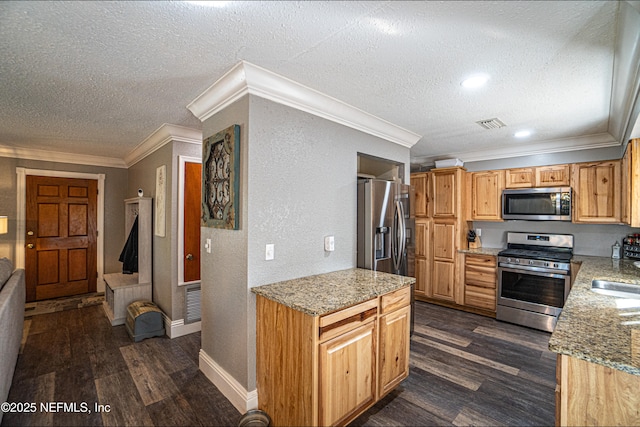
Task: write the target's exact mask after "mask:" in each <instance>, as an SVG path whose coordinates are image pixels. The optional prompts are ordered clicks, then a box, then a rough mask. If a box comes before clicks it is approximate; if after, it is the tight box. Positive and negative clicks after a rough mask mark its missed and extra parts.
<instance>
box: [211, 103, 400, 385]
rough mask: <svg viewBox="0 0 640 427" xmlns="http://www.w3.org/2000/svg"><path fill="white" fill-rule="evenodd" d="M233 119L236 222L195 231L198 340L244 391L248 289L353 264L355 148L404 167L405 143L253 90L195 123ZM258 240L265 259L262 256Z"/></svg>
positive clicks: (250, 312) (250, 342) (251, 303)
mask: <svg viewBox="0 0 640 427" xmlns="http://www.w3.org/2000/svg"><path fill="white" fill-rule="evenodd" d="M234 123H235V124H240V125H241V140H242V148H241V151H242V162H241V164H242V166H241V167H242V180H241V183H240V185H241V188H242V202H241V218H240V219H241V230H239V231H228V230H215V229H208V228H207V229H203V234H202V238H203V239H205V238H207V237H210V238H212V241H213V251H212V252H213V253H212V254H206V253H205V254H203V274H202V287H203V306H202V310H203V320H202V348H203V350H204V351H205V352H206V353H207V354H208V355H209V356H211V357H212V358H213V359H214V360H215V361H216V363H217V364H219V365H220V366H221V367H222V368H223V369H224V370H225V371H227V372H228V373H229V374H231V375H232V376H233V377H234V378H235V379H236V380H237V381H238V382H239V383H240V384H242V385H243V386H244V387H245V388H246V389H247V390H249V391H250V390H253V389H255V298H254V296H253V294H252V293H250V288H252V287H254V286H260V285H264V284H268V283H272V282H276V281H280V280H286V279H291V278H296V277H301V276H307V275H312V274H318V273H323V272H329V271H335V270H340V269H345V268H351V267H354V266H355V265H356V174H357V155H358V153H359V152H361V153H366V154H370V155H374V156H377V157H382V158H387V159H390V160H393V161H397V162H402V163H406V164H407V165H408V163H409V149H407V148H404V147H401V146H399V145H397V144H393V143H390V142H387V141H384V140H381V139H379V138H376V137H373V136H370V135H367V134H364V133H362V132H359V131H356V130H353V129H350V128H347V127H344V126H342V125H339V124H336V123H333V122H330V121H327V120H324V119H321V118H319V117H316V116H313V115H310V114H307V113H304V112H301V111H298V110H294V109H291V108H288V107H285V106H282V105H279V104H274V103H272V102H270V101H267V100H264V99H262V98H258V97H253V96H250V97H244V98H242V99H241V100H240V101H238V102H236V103H234V104H233V105H231V106H230V107H228V108H227V109H226V110H224V111H223V112H221V113H218V114H216V115H215V116H214V117H212V118H210V119H209V120H207V121H205V123H204V124H203V137H204V138H206V137H207V136H209V135H212V134H214V133H215V132H218V131H219V130H221V129H224V128H226V127H228V126H230V125H232V124H234ZM408 169H409V168H408V167H407V168H406V170H407V171H408ZM407 175H408V173H407ZM327 235H333V236H335V242H336V250H335V252H332V253H325V251H324V236H327ZM268 243H273V244H275V259H274V260H272V261H265V260H264V252H265V245H266V244H268Z"/></svg>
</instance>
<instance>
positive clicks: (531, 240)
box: [496, 232, 573, 332]
mask: <svg viewBox="0 0 640 427" xmlns="http://www.w3.org/2000/svg"><path fill="white" fill-rule="evenodd" d="M572 256H573V236H572V235H569V234H539V233H515V232H509V233H507V249H505V250H503V251H501V252H499V253H498V301H497V306H496V319H498V320H504V321H506V322H511V323H516V324H519V325H523V326H528V327H530V328H535V329H540V330H543V331H548V332H552V331H553V328H554V327H555V325H556V322H557V320H558V316H559V315H560V313H561V312H562V307H563V306H564V302H565V301H566V299H567V296H568V295H569V291H570V289H571V257H572Z"/></svg>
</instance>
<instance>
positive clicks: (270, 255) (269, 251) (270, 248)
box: [264, 243, 276, 261]
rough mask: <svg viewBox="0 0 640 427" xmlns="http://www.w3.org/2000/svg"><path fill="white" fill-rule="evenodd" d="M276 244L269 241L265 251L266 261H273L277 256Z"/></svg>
mask: <svg viewBox="0 0 640 427" xmlns="http://www.w3.org/2000/svg"><path fill="white" fill-rule="evenodd" d="M275 246H276V245H274V244H273V243H268V244H267V246H266V247H265V251H264V259H265V261H271V260H272V259H274V258H275Z"/></svg>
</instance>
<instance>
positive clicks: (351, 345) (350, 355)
mask: <svg viewBox="0 0 640 427" xmlns="http://www.w3.org/2000/svg"><path fill="white" fill-rule="evenodd" d="M375 336H376V327H375V322H374V319H372V320H371V321H370V322H369V323H368V324H366V325H363V326H360V327H359V328H357V329H355V330H353V331H351V332H348V333H345V334H343V335H341V336H339V337H337V338H333V339H332V340H329V341H327V342H325V343H322V344H320V407H319V411H320V425H322V426H332V425H339V424H344V422H345V421H346V420H348V419H351V418H352V417H353V416H354V415H356V414H358V413H359V412H360V411H361V410H362V409H364V408H366V407H368V406H369V405H371V404H373V402H374V401H375V399H376V392H375V384H376V381H375V379H376V375H375V373H376V372H375V368H376V363H375V362H376V347H375V343H376V339H375Z"/></svg>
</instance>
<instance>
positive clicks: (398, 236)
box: [392, 200, 406, 271]
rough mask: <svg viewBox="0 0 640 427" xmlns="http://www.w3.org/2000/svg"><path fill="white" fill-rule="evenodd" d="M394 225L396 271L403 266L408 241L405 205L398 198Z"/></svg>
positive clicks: (394, 265) (394, 261)
mask: <svg viewBox="0 0 640 427" xmlns="http://www.w3.org/2000/svg"><path fill="white" fill-rule="evenodd" d="M393 225H394V228H395V230H394V233H393V236H394V239H393V240H392V242H393V243H394V245H393V246H394V248H393V267H394V268H395V270H396V271H399V270H400V267H401V266H402V261H403V259H402V258H403V256H404V249H405V243H406V227H405V219H404V207H403V206H402V203H401V202H400V201H398V200H396V209H395V214H394V218H393Z"/></svg>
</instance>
